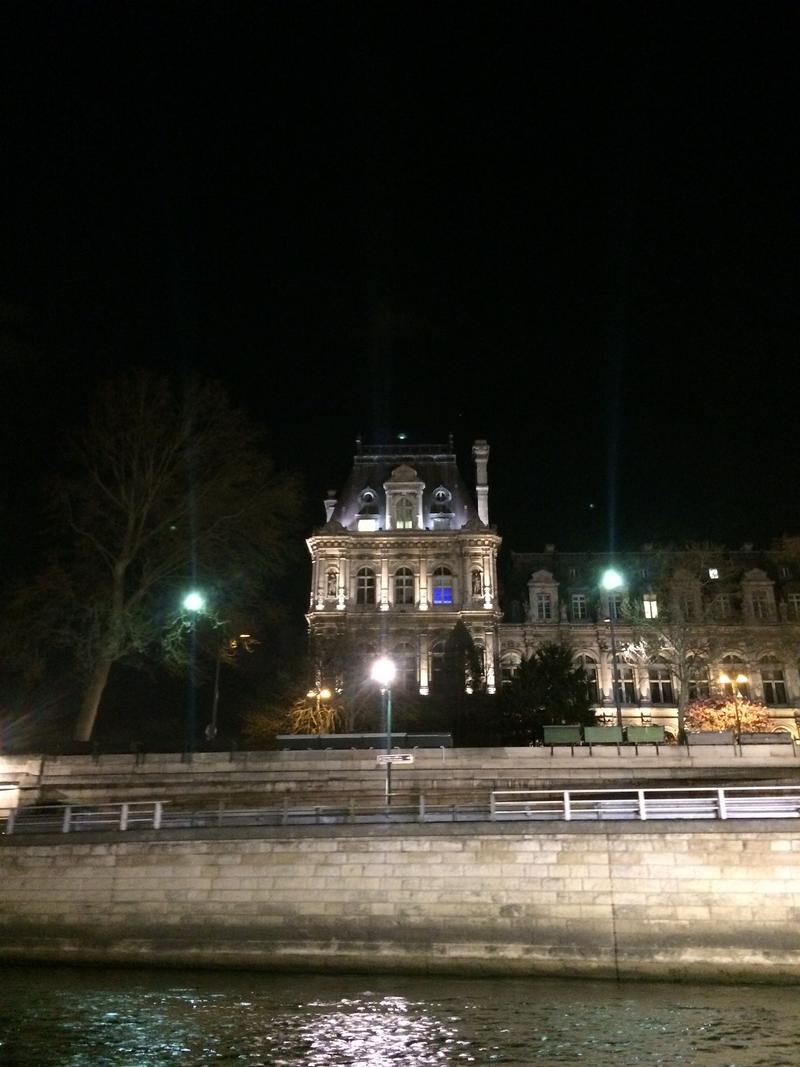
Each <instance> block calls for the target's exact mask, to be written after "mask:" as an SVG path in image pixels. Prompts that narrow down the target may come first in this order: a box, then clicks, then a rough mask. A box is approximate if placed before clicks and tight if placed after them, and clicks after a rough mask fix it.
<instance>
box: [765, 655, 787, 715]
mask: <svg viewBox="0 0 800 1067" xmlns="http://www.w3.org/2000/svg"><path fill="white" fill-rule="evenodd" d="M759 666H760V667H761V681H762V683H763V685H764V703H765V704H767V705H769V706H770V707H775V706H777V705H780V704H785V703H786V679H785V678H784V677H783V668H782V667H781V665H780V663H779V662H778V660H777V659H776V658H775V656H764V658H763V659H762V660H761V663H760V664H759Z"/></svg>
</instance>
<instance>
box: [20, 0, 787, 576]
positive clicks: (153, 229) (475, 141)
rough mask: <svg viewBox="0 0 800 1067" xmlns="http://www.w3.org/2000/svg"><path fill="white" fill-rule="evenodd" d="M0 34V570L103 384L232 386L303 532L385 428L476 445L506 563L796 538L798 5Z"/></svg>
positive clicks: (228, 9)
mask: <svg viewBox="0 0 800 1067" xmlns="http://www.w3.org/2000/svg"><path fill="white" fill-rule="evenodd" d="M0 22H1V25H0V31H1V32H0V37H2V38H3V39H4V41H5V45H4V48H5V50H6V56H5V59H4V61H3V63H2V69H3V77H4V79H5V80H6V84H5V87H4V88H3V92H2V101H3V103H2V110H3V129H2V143H3V146H4V148H3V157H4V163H3V167H2V181H3V187H4V192H3V196H2V210H3V213H4V215H5V216H6V217H5V219H4V230H3V234H4V236H3V240H2V261H3V273H2V278H0V300H2V315H3V320H4V322H3V324H2V330H3V336H2V348H0V360H2V363H1V364H0V372H1V373H2V379H3V397H2V403H0V415H1V416H2V420H3V426H2V434H3V438H2V440H3V443H4V446H5V448H4V451H5V454H6V458H7V461H8V477H7V479H6V481H5V485H4V488H3V489H2V491H0V502H1V503H2V506H3V512H2V516H0V519H1V520H2V523H3V526H4V537H5V543H6V550H5V552H6V555H5V559H6V566H7V565H8V563H9V561H10V560H11V561H13V560H14V558H15V556H14V550H13V549H11V550H9V548H8V546H9V545H12V546H13V545H14V544H19V543H20V542H22V541H24V540H26V539H27V538H28V536H29V534H31V533H33V532H35V530H36V529H37V527H38V523H37V519H36V510H35V509H36V504H37V499H38V497H37V492H38V489H37V486H38V480H39V478H40V477H41V475H42V474H44V473H46V472H47V470H48V469H49V468H51V467H52V466H53V465H54V464H56V463H57V462H58V458H59V455H60V449H61V447H62V446H61V442H62V441H63V437H64V434H65V432H66V431H67V430H68V428H69V427H70V425H72V424H74V423H75V422H76V421H79V420H80V418H81V417H82V415H83V412H84V410H85V404H86V398H87V393H88V392H90V391H91V388H92V386H93V383H94V382H96V381H97V379H98V378H100V377H103V376H105V375H107V374H109V373H111V372H113V371H114V370H116V369H118V368H121V367H124V366H125V365H128V364H144V365H148V366H156V367H164V368H171V369H173V370H174V371H175V372H176V373H177V374H183V373H188V372H190V371H192V370H199V371H201V372H202V373H204V374H210V375H213V376H215V377H218V378H220V379H222V380H223V381H224V382H225V384H226V385H227V386H228V387H229V389H230V390H231V392H232V393H233V395H234V397H235V398H236V400H237V401H238V402H239V403H241V404H243V405H244V406H246V407H247V408H248V409H249V410H250V411H251V412H252V414H253V415H254V416H256V417H257V418H259V419H260V420H262V421H263V422H264V423H265V425H266V426H267V429H268V433H269V439H270V445H271V448H272V450H273V452H274V453H275V455H276V457H277V458H278V459H279V461H280V462H282V463H291V464H293V465H296V466H298V467H299V468H301V469H302V470H303V471H304V472H305V476H306V482H307V485H308V490H309V496H310V500H311V505H310V508H309V522H311V521H320V520H321V519H322V514H323V513H322V506H321V503H318V501H321V498H322V495H323V494H324V491H325V489H326V488H327V487H328V486H337V487H338V486H341V484H342V483H343V481H344V479H345V476H346V473H347V469H348V465H349V459H350V456H351V454H352V441H353V438H354V437H355V435H356V434H357V433H359V432H362V433H363V434H364V435H365V436H366V437H367V438H368V439H375V438H380V439H389V438H390V437H391V435H392V434H393V433H396V432H397V431H398V430H401V429H405V430H410V431H411V432H412V433H417V434H418V435H419V436H420V437H421V438H424V439H426V440H431V439H433V440H444V439H445V438H446V436H447V434H448V432H451V431H452V432H453V433H454V434H455V435H456V440H457V442H458V444H459V446H460V447H461V448H462V449H463V452H464V455H465V457H468V455H469V446H470V444H471V441H472V440H473V439H474V438H475V437H476V436H485V437H487V438H488V439H489V441H490V443H491V445H492V457H491V462H490V482H491V507H492V517H493V519H494V521H496V522H497V523H498V525H499V526H500V530H501V533H503V534H504V535H505V538H506V543H507V544H508V545H509V546H510V547H513V548H517V549H538V548H541V547H542V546H543V544H544V543H545V542H549V541H552V542H555V543H556V544H558V545H559V546H560V547H564V548H567V547H573V548H605V547H606V546H607V543H608V525H609V522H608V520H609V516H610V515H611V514H613V515H614V517H615V530H616V536H617V539H618V542H619V543H620V544H622V545H637V544H639V543H641V542H642V541H645V540H655V541H661V540H667V539H678V540H685V539H687V538H701V537H702V538H705V537H708V538H712V539H715V540H721V541H725V542H727V543H728V544H730V545H732V546H737V545H738V544H740V543H741V541H742V540H753V541H756V542H757V543H758V542H760V543H764V542H766V541H769V540H770V539H771V538H772V537H773V536H775V535H778V534H780V533H782V532H783V531H785V530H795V531H796V530H797V529H798V526H799V525H800V519H799V516H798V492H797V471H798V461H800V454H799V453H800V449H798V430H797V413H798V382H799V379H800V376H799V375H798V370H797V363H796V360H797V337H798V281H799V280H800V279H799V278H798V273H799V272H798V185H799V183H798V159H797V133H798V130H797V121H796V113H797V101H798V88H800V87H799V86H798V80H797V74H796V71H797V66H798V64H797V58H796V42H797V35H798V29H799V28H800V26H799V25H798V23H800V9H798V7H797V5H796V4H795V3H780V2H776V3H770V4H763V3H753V4H736V3H732V4H724V5H723V4H719V3H715V4H710V3H708V4H703V3H700V4H697V3H670V4H659V3H650V4H642V3H636V4H633V5H630V6H627V5H623V4H614V3H608V4H598V3H568V2H560V3H550V4H534V3H529V4H522V3H503V4H489V3H470V2H468V0H459V2H457V3H450V2H438V3H424V4H416V3H413V2H408V0H406V2H403V3H386V2H381V3H379V4H375V3H372V2H367V0H364V2H361V3H346V2H338V3H326V4H322V3H320V4H311V3H303V2H299V0H291V2H281V3H277V2H263V0H262V2H259V3H253V4H250V3H244V2H241V3H222V2H219V3H200V2H196V3H189V2H186V3H177V2H169V0H160V2H157V3H147V2H142V0H137V2H132V3H120V2H114V0H102V2H86V0H84V2H78V0H71V2H67V0H64V2H62V3H51V4H40V3H35V2H32V0H23V2H21V3H13V2H10V0H9V2H7V3H6V4H4V5H3V8H2V12H0ZM590 505H594V507H590ZM34 543H35V542H34Z"/></svg>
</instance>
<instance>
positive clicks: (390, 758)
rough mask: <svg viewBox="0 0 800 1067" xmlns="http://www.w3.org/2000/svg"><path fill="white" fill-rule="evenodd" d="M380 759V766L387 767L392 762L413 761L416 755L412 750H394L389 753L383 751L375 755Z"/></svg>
mask: <svg viewBox="0 0 800 1067" xmlns="http://www.w3.org/2000/svg"><path fill="white" fill-rule="evenodd" d="M375 758H376V759H377V761H378V766H379V767H386V766H387V765H388V764H390V763H413V762H414V756H413V754H412V753H411V752H392V753H389V754H384V753H381V754H380V755H379V756H376V757H375Z"/></svg>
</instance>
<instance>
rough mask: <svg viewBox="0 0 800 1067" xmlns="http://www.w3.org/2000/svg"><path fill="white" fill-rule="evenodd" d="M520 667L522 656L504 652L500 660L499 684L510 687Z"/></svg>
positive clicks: (516, 653)
mask: <svg viewBox="0 0 800 1067" xmlns="http://www.w3.org/2000/svg"><path fill="white" fill-rule="evenodd" d="M521 665H522V656H521V655H520V654H519V652H506V653H505V654H504V655H503V656H502V658H501V660H500V684H501V685H511V683H512V682H513V681H514V675H515V674H516V673H517V671H518V670H519V669H520V667H521Z"/></svg>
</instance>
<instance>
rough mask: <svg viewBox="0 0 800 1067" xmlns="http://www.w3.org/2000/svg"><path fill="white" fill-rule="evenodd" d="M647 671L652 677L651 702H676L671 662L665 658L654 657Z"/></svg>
mask: <svg viewBox="0 0 800 1067" xmlns="http://www.w3.org/2000/svg"><path fill="white" fill-rule="evenodd" d="M647 673H648V675H649V677H650V703H651V704H674V703H675V698H674V694H673V688H672V671H671V670H670V667H669V664H668V663H667V662H666V661H665V660H663V659H654V660H653V662H652V663H651V664H650V665H649V666H648V668H647Z"/></svg>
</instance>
